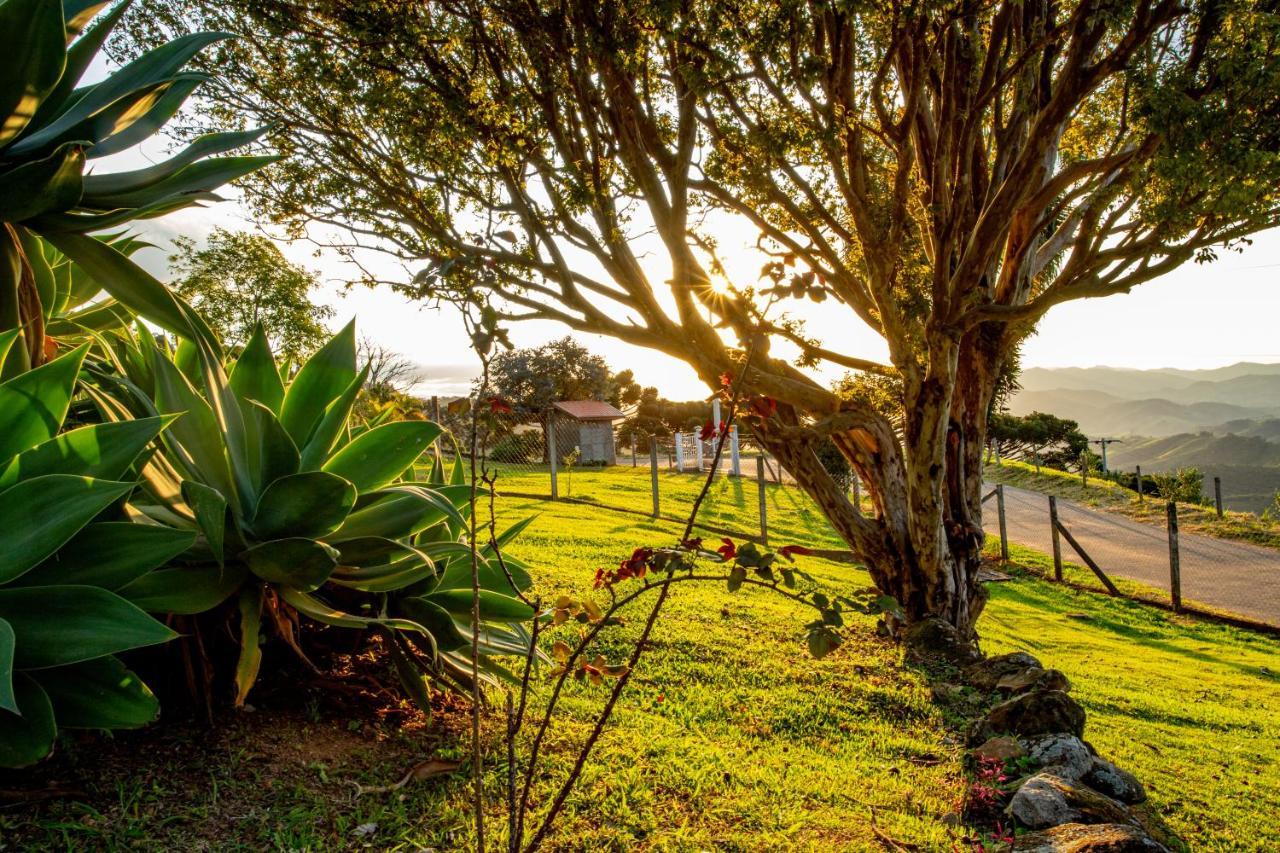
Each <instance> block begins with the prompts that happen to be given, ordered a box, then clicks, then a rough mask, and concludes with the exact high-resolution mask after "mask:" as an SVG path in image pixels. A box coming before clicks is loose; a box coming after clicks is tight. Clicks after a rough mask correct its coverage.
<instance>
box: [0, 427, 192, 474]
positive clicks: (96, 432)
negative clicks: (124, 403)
mask: <svg viewBox="0 0 1280 853" xmlns="http://www.w3.org/2000/svg"><path fill="white" fill-rule="evenodd" d="M168 422H169V418H165V417H155V418H140V419H138V420H134V421H118V422H115V423H103V424H91V425H89V426H84V427H80V428H79V429H73V430H71V431H70V432H64V433H62V434H60V435H56V436H54V437H53V438H51V439H49V440H48V441H45V442H42V443H40V444H37V445H36V446H35V447H32V448H30V449H29V450H24V451H22V452H21V453H19V454H18V455H17V456H15V457H13V458H12V459H11V460H10V461H9V463H8V465H4V464H0V489H4V488H6V487H8V486H11V485H13V484H14V483H16V482H18V480H19V479H30V478H31V477H39V476H42V475H44V474H74V475H77V476H81V477H97V478H99V479H103V480H118V479H119V478H121V477H123V476H124V474H125V472H126V471H128V470H129V466H130V465H131V464H132V463H133V461H134V460H135V459H137V458H138V455H139V454H140V453H142V451H143V449H144V448H145V447H146V446H147V444H149V443H150V442H151V440H152V439H154V438H155V437H156V436H157V435H159V434H160V430H162V429H164V427H165V424H167V423H168Z"/></svg>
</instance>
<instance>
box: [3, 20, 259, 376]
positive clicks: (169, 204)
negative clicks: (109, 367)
mask: <svg viewBox="0 0 1280 853" xmlns="http://www.w3.org/2000/svg"><path fill="white" fill-rule="evenodd" d="M108 5H109V3H107V2H102V1H101V0H0V34H3V35H0V38H2V39H3V40H4V42H3V44H4V48H5V49H4V53H3V59H0V87H2V88H0V222H3V223H4V227H3V229H0V330H3V329H19V330H20V331H21V334H22V343H21V346H19V347H16V348H15V349H14V352H12V353H11V355H10V358H9V360H8V366H7V371H8V372H7V374H6V375H13V374H14V373H16V372H19V371H21V370H24V369H28V368H30V367H33V366H39V365H40V364H42V363H44V361H46V360H47V359H48V358H49V357H50V356H51V355H52V352H53V348H51V347H46V346H45V341H44V336H45V331H46V328H45V327H46V324H48V325H56V321H58V320H60V319H65V318H64V314H65V312H67V311H68V308H69V306H71V307H72V308H74V307H75V306H80V307H82V308H85V309H88V310H92V311H94V312H97V313H95V314H93V315H92V316H91V317H87V318H86V317H84V316H80V317H78V318H75V319H77V320H82V321H83V320H86V319H89V320H93V321H96V322H99V323H100V322H104V321H107V320H108V318H118V317H119V315H120V314H121V313H122V312H128V313H137V314H140V315H142V316H143V317H145V318H147V319H148V320H150V321H152V322H154V323H156V324H158V325H160V326H162V327H163V328H165V329H168V330H169V331H171V332H173V333H175V334H179V335H184V336H187V337H204V338H206V339H207V341H208V342H209V344H210V345H213V340H214V339H213V336H212V335H211V334H209V332H208V327H207V325H206V324H205V323H204V322H203V321H202V320H201V319H200V318H199V317H198V316H197V315H195V313H194V312H192V311H191V309H190V308H189V307H188V306H186V305H184V304H183V303H182V302H180V301H179V300H177V299H176V298H175V297H174V296H173V295H172V294H171V293H170V292H169V291H168V290H167V289H166V288H165V287H164V286H163V285H162V284H161V283H160V282H158V281H156V280H155V279H154V278H152V277H151V276H149V275H148V274H147V273H145V272H144V271H143V270H142V269H141V268H140V267H138V266H137V265H135V264H133V263H132V262H131V261H130V260H129V259H128V257H127V251H121V248H122V247H121V246H119V245H112V243H111V241H109V240H102V239H95V238H94V237H92V236H89V235H90V234H92V233H95V232H101V231H103V230H105V229H111V228H117V227H119V226H121V225H123V224H125V223H128V222H130V221H133V220H137V219H144V218H149V217H155V216H159V215H162V214H164V213H168V212H170V211H173V210H177V209H179V208H182V207H186V206H189V205H192V204H196V203H199V202H201V201H205V200H212V199H216V198H217V196H215V195H213V190H214V189H216V188H217V187H219V186H221V185H222V184H224V183H226V182H227V181H230V180H233V179H235V178H238V177H241V176H243V175H245V174H248V173H249V172H251V171H253V170H255V169H257V168H259V167H261V166H263V165H264V164H266V163H268V162H270V161H271V160H272V159H273V158H270V157H254V156H233V157H214V156H213V155H218V154H222V153H225V152H227V151H231V150H233V149H235V148H240V147H242V146H244V145H247V144H250V143H252V142H253V141H255V140H256V139H258V138H259V137H260V135H261V133H260V132H258V131H250V132H242V133H215V134H209V135H206V136H203V137H201V138H199V139H196V140H194V141H193V142H192V143H191V144H190V145H189V146H187V147H186V148H185V149H184V150H182V151H180V152H179V153H177V154H176V155H174V156H173V157H171V158H170V159H168V160H165V161H163V162H161V163H157V164H156V165H154V166H149V167H147V168H143V169H137V170H132V171H124V172H114V173H103V172H101V171H94V172H93V173H92V174H86V164H87V163H88V161H90V160H93V159H95V158H98V157H103V156H106V155H109V154H116V153H119V152H121V151H125V150H127V149H129V148H132V147H133V146H135V145H137V144H138V143H139V142H141V141H142V140H144V139H146V138H147V137H149V136H151V135H153V134H154V133H156V132H157V131H158V130H159V129H160V128H161V127H163V126H164V124H165V123H166V122H168V121H169V119H170V118H172V117H173V115H174V114H175V113H176V112H177V111H178V110H179V109H180V108H181V107H182V105H183V103H184V102H185V101H186V99H187V98H188V97H189V96H190V95H191V94H192V93H193V92H194V91H195V90H196V89H197V88H198V87H199V86H200V85H201V83H203V82H204V81H205V80H206V78H205V77H204V76H203V75H200V74H193V73H188V72H184V71H183V70H182V69H183V67H184V66H185V65H186V63H187V62H188V61H189V60H190V59H191V58H192V57H194V56H195V55H196V54H197V53H199V52H200V51H201V50H203V49H204V48H206V47H208V46H209V45H211V44H213V43H215V42H217V41H218V40H220V39H222V38H224V37H225V34H222V33H195V34H192V35H189V36H184V37H183V38H179V39H176V40H174V41H172V42H169V43H168V44H165V45H162V46H160V47H158V48H156V49H155V50H152V51H150V52H148V53H146V54H144V55H143V56H140V57H138V58H137V59H135V60H133V61H132V62H130V63H128V64H127V65H125V66H124V67H122V68H120V69H119V70H117V71H116V72H115V73H114V74H111V75H110V76H108V77H106V78H105V79H104V80H102V81H101V82H98V83H92V84H88V85H84V86H81V85H79V83H80V80H81V78H82V77H83V75H84V73H85V71H86V70H87V69H88V68H89V66H90V63H91V62H92V61H93V59H94V57H95V56H96V55H97V53H98V51H99V50H100V49H101V47H102V45H103V43H104V42H105V40H106V38H107V36H108V34H109V33H110V32H111V30H112V28H113V27H114V26H115V25H116V23H117V22H118V21H119V20H120V17H121V15H123V13H124V11H125V9H126V8H127V7H128V5H129V0H122V2H120V3H118V4H117V5H116V6H115V7H114V8H112V9H111V10H110V11H107V12H105V14H101V15H99V13H100V12H103V10H104V9H105V8H106V7H107V6H108ZM95 18H96V19H97V20H96V21H95ZM39 237H43V238H45V240H47V241H48V243H49V244H51V246H45V245H43V244H42V243H41V241H40V240H39V239H38V238H39ZM67 259H69V260H70V261H72V262H74V263H75V264H76V265H78V266H79V267H81V268H82V276H81V279H82V281H81V282H80V283H79V286H77V282H76V280H75V277H74V276H72V275H71V274H70V271H69V270H68V271H66V272H65V273H60V272H59V266H60V264H61V263H62V262H63V261H65V260H67ZM88 282H92V283H93V284H92V291H87V290H86V289H87V288H88V287H90V284H88ZM98 287H101V288H103V289H105V291H106V292H107V294H109V296H108V297H107V298H102V299H97V300H95V301H93V302H91V303H88V304H86V302H87V300H89V299H91V298H92V297H93V296H94V294H95V293H96V292H97V289H98ZM73 299H74V300H76V301H75V303H72V300H73ZM77 325H83V323H79V324H77Z"/></svg>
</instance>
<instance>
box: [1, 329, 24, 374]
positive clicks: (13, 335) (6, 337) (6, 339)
mask: <svg viewBox="0 0 1280 853" xmlns="http://www.w3.org/2000/svg"><path fill="white" fill-rule="evenodd" d="M20 334H22V330H21V329H6V330H5V331H3V332H0V371H2V370H3V368H4V360H5V358H6V357H7V356H8V355H9V348H10V347H12V346H13V342H14V341H16V340H17V339H18V335H20ZM0 375H3V374H2V373H0Z"/></svg>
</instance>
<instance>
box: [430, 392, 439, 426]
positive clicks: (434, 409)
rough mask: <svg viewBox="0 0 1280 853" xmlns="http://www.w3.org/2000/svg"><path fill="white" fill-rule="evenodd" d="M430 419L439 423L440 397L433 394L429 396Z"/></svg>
mask: <svg viewBox="0 0 1280 853" xmlns="http://www.w3.org/2000/svg"><path fill="white" fill-rule="evenodd" d="M431 420H433V421H435V422H436V423H440V398H439V397H437V396H435V395H432V397H431Z"/></svg>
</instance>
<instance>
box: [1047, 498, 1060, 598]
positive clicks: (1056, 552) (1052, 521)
mask: <svg viewBox="0 0 1280 853" xmlns="http://www.w3.org/2000/svg"><path fill="white" fill-rule="evenodd" d="M1049 530H1050V532H1051V533H1052V534H1053V579H1054V580H1057V581H1060V580H1062V540H1061V539H1060V538H1059V537H1058V499H1057V498H1055V497H1054V496H1053V495H1049Z"/></svg>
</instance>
